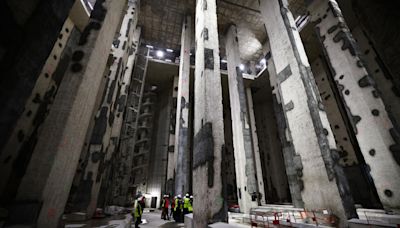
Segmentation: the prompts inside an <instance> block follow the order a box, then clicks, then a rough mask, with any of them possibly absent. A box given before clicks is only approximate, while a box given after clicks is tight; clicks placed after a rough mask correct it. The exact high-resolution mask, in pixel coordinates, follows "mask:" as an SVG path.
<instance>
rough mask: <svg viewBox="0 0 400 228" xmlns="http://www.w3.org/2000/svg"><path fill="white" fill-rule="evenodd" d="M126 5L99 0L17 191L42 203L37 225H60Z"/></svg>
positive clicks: (18, 195) (22, 195)
mask: <svg viewBox="0 0 400 228" xmlns="http://www.w3.org/2000/svg"><path fill="white" fill-rule="evenodd" d="M125 5H126V3H125V2H124V1H111V0H105V1H97V3H96V5H95V8H94V11H93V12H92V16H91V19H90V21H89V24H88V26H87V27H86V28H85V32H83V34H82V36H81V39H80V41H79V43H78V45H77V47H76V51H75V52H74V54H73V57H72V60H73V61H72V62H71V64H70V66H69V71H67V73H66V75H65V76H64V80H63V82H62V83H61V86H60V88H59V91H58V93H57V95H56V98H55V100H54V104H53V106H52V109H51V110H50V113H49V116H48V118H47V120H46V122H45V123H44V125H43V133H42V134H41V135H40V137H39V139H38V142H37V145H36V148H35V151H34V153H33V156H32V158H31V161H30V164H29V166H28V169H27V172H26V175H25V177H24V178H23V180H22V182H21V185H20V188H19V190H18V194H17V200H20V201H36V202H41V203H42V205H41V209H40V214H39V218H38V221H37V226H38V227H56V226H57V223H58V220H59V218H60V216H61V214H62V213H63V210H64V207H65V203H66V201H67V199H68V194H69V191H70V188H71V184H72V181H73V178H74V174H75V170H76V168H77V165H78V160H79V155H80V152H81V148H82V147H83V144H84V141H85V135H86V132H87V128H88V126H89V124H90V122H91V121H92V117H93V114H94V110H95V103H96V100H97V99H98V96H99V94H98V92H99V90H101V88H100V85H101V84H102V80H103V77H102V75H103V72H104V70H105V66H106V63H107V59H108V54H107V53H109V51H110V46H111V43H112V40H113V37H114V34H115V31H116V28H117V27H118V23H119V22H120V18H121V13H122V11H123V7H124V6H125ZM105 53H106V54H105Z"/></svg>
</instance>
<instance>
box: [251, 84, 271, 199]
mask: <svg viewBox="0 0 400 228" xmlns="http://www.w3.org/2000/svg"><path fill="white" fill-rule="evenodd" d="M246 95H247V96H246V98H247V106H248V110H249V120H250V121H249V122H250V128H251V139H252V143H253V150H254V166H255V169H256V177H257V179H256V181H257V187H258V193H259V198H258V203H259V204H261V205H263V204H265V202H266V201H265V190H264V179H263V172H262V166H261V156H260V148H259V147H258V134H257V128H256V117H255V114H254V105H253V95H252V93H251V88H250V87H247V88H246Z"/></svg>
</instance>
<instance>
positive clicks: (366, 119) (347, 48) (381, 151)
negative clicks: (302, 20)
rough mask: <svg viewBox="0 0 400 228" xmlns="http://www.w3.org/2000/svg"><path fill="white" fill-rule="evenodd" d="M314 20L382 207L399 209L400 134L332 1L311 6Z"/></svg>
mask: <svg viewBox="0 0 400 228" xmlns="http://www.w3.org/2000/svg"><path fill="white" fill-rule="evenodd" d="M309 9H310V12H311V16H312V21H313V22H314V23H315V24H316V31H317V34H318V37H319V40H320V41H321V44H322V46H323V51H324V54H325V57H326V59H327V62H328V64H329V67H330V70H331V72H332V75H333V76H334V79H335V81H336V85H337V87H338V89H339V91H340V93H341V98H342V101H343V102H344V104H345V106H346V111H347V115H348V117H349V119H350V122H351V125H352V129H353V131H354V133H355V134H356V137H357V141H358V144H359V146H360V149H361V152H362V154H363V156H364V159H365V162H366V163H367V164H368V165H369V167H370V175H371V176H372V178H373V181H374V183H375V187H376V190H377V192H378V195H379V198H380V200H381V202H382V204H383V206H384V207H385V208H387V209H395V210H399V209H400V188H399V186H400V175H399V173H400V166H399V165H400V160H399V153H400V149H399V148H400V134H399V129H398V128H397V126H394V125H393V122H392V121H391V119H390V117H389V116H388V113H387V111H386V109H385V105H384V103H383V102H382V98H381V97H380V94H379V92H377V90H376V88H375V82H374V81H373V79H372V78H371V77H370V75H371V73H370V72H368V70H367V68H366V67H365V65H364V62H363V61H362V60H361V59H360V52H359V48H358V45H357V44H356V41H355V40H354V39H353V37H352V34H351V33H350V30H349V28H348V27H347V25H346V22H345V21H344V18H343V15H342V13H341V10H340V8H339V6H338V4H337V2H336V1H334V0H324V1H318V2H315V3H314V4H312V5H311V6H309Z"/></svg>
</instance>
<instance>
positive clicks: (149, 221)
mask: <svg viewBox="0 0 400 228" xmlns="http://www.w3.org/2000/svg"><path fill="white" fill-rule="evenodd" d="M142 220H146V221H144V222H145V223H144V224H142V225H140V227H146V228H147V227H151V228H153V227H154V228H155V227H165V228H178V227H185V225H184V224H183V223H176V222H173V220H171V221H166V220H162V219H161V211H155V212H145V213H143V218H142ZM132 227H134V226H132Z"/></svg>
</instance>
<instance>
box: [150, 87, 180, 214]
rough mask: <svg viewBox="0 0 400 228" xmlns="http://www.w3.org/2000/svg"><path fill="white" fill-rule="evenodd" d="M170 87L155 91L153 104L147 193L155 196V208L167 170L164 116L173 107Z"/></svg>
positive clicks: (163, 188) (168, 124) (158, 204)
mask: <svg viewBox="0 0 400 228" xmlns="http://www.w3.org/2000/svg"><path fill="white" fill-rule="evenodd" d="M171 94H172V88H165V89H163V90H161V91H157V103H156V105H155V106H154V108H155V113H157V115H156V116H155V117H156V118H155V119H154V124H155V129H154V131H153V134H154V136H153V140H154V141H153V142H152V145H151V147H152V150H151V154H150V157H149V162H150V166H149V172H148V180H147V193H149V194H151V196H152V197H154V196H156V197H157V208H158V207H159V206H160V202H161V197H162V195H164V194H165V192H164V190H165V181H166V172H167V156H168V154H169V153H168V141H169V136H170V131H169V130H170V119H169V118H166V116H168V114H169V113H171V108H173V107H174V106H173V103H172V102H173V99H171Z"/></svg>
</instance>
